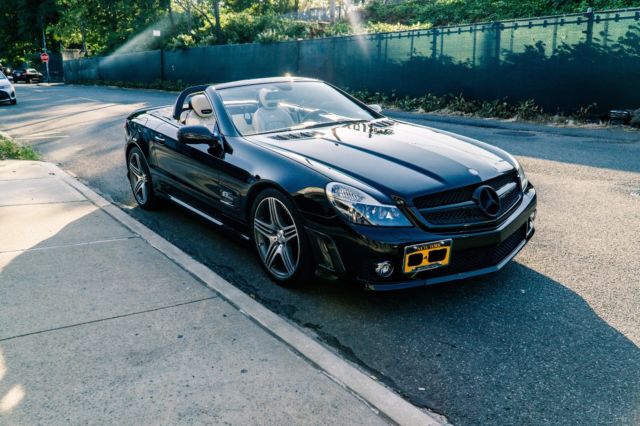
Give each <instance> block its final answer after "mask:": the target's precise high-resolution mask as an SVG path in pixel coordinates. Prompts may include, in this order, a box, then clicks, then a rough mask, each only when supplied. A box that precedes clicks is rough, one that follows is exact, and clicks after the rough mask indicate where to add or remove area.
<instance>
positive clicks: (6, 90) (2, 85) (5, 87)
mask: <svg viewBox="0 0 640 426" xmlns="http://www.w3.org/2000/svg"><path fill="white" fill-rule="evenodd" d="M0 102H10V103H11V104H12V105H15V104H16V103H18V100H17V99H16V90H15V89H14V88H13V84H11V81H9V79H8V78H7V76H6V75H4V73H3V72H2V71H0Z"/></svg>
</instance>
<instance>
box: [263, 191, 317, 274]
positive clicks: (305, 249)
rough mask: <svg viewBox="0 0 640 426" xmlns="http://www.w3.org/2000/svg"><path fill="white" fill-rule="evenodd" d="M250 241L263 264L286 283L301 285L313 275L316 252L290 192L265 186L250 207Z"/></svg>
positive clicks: (265, 268)
mask: <svg viewBox="0 0 640 426" xmlns="http://www.w3.org/2000/svg"><path fill="white" fill-rule="evenodd" d="M250 224H251V242H252V244H253V246H254V247H255V250H256V253H257V254H258V258H259V260H260V265H261V266H262V268H263V269H264V270H265V271H266V272H267V274H268V275H269V277H270V278H271V279H272V280H273V281H275V282H276V283H277V284H279V285H281V286H284V287H301V286H303V285H305V284H308V283H310V282H311V281H312V279H313V273H314V271H315V267H314V263H313V253H312V250H311V246H310V244H309V239H308V237H307V234H306V232H305V230H304V222H303V220H302V216H301V215H300V213H299V212H298V209H297V207H296V206H295V204H294V203H293V201H291V200H290V199H289V198H288V197H287V196H285V195H284V194H283V193H282V192H280V191H278V190H275V189H266V190H264V191H262V192H261V193H260V194H258V196H257V197H256V199H255V201H254V202H253V206H252V208H251V220H250Z"/></svg>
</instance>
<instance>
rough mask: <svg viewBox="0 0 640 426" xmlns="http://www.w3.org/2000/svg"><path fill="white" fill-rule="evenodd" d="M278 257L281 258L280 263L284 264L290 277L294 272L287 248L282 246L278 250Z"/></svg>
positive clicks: (294, 266) (293, 263)
mask: <svg viewBox="0 0 640 426" xmlns="http://www.w3.org/2000/svg"><path fill="white" fill-rule="evenodd" d="M280 256H281V257H282V263H283V264H284V267H285V269H286V270H287V274H289V275H291V274H293V273H294V272H295V270H296V265H295V262H294V261H293V259H292V256H291V252H290V251H289V247H288V246H286V245H285V246H283V247H282V248H281V250H280Z"/></svg>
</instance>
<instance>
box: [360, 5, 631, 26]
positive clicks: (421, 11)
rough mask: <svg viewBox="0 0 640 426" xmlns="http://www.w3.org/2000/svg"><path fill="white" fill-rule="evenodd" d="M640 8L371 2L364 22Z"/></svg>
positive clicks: (448, 21) (459, 20)
mask: <svg viewBox="0 0 640 426" xmlns="http://www.w3.org/2000/svg"><path fill="white" fill-rule="evenodd" d="M637 6H640V0H592V1H564V0H509V1H504V0H407V1H404V2H400V3H390V4H387V3H385V2H384V1H382V0H374V1H373V2H372V3H370V4H369V5H368V6H367V7H366V9H365V16H366V19H368V20H370V21H372V22H385V23H387V24H393V23H401V24H405V25H415V24H418V23H422V24H427V25H433V26H440V25H455V24H465V23H475V22H492V21H499V20H503V19H515V18H530V17H535V16H548V15H556V14H563V13H579V12H586V10H587V8H589V7H592V8H593V9H594V10H602V9H615V8H625V7H637Z"/></svg>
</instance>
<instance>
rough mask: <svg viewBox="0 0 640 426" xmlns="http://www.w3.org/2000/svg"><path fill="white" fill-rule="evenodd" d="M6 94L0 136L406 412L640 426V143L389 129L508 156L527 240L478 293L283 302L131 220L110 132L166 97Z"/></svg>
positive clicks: (492, 131)
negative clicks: (522, 177) (532, 220)
mask: <svg viewBox="0 0 640 426" xmlns="http://www.w3.org/2000/svg"><path fill="white" fill-rule="evenodd" d="M17 93H18V105H17V106H9V105H7V106H0V130H2V131H4V132H7V133H9V134H10V135H11V136H13V137H14V138H16V139H17V140H18V141H19V142H21V143H23V144H30V145H32V146H34V147H35V148H36V149H37V150H38V151H40V152H41V153H42V154H43V155H44V158H45V159H46V160H48V161H52V162H55V163H58V164H60V165H61V166H62V167H63V168H64V169H66V170H68V171H70V172H71V173H73V174H75V175H77V176H78V177H79V178H80V179H81V180H83V181H85V182H86V183H88V185H90V186H91V187H93V188H94V189H96V190H97V191H99V192H100V193H101V194H103V195H104V196H105V197H107V198H109V199H111V200H112V201H114V202H115V203H117V204H118V205H120V206H121V207H122V208H123V209H125V211H127V212H128V213H129V214H131V215H132V216H134V217H135V218H137V219H139V220H140V221H141V222H143V223H144V224H146V225H147V226H149V227H150V228H152V229H153V230H155V231H156V232H158V233H159V234H160V235H162V236H163V237H165V238H166V239H168V240H170V241H171V242H173V243H174V244H176V245H178V246H179V247H181V248H182V249H183V250H185V251H186V252H188V253H190V254H191V255H193V256H194V257H195V258H197V259H198V260H199V261H201V262H203V263H205V264H206V265H208V266H209V267H211V269H213V270H214V271H216V272H217V273H219V274H220V275H222V276H223V277H225V278H226V279H227V280H229V281H230V282H232V283H233V284H235V285H236V286H238V287H239V288H240V289H242V290H243V291H245V292H247V293H248V294H250V295H252V296H253V297H255V298H256V299H258V300H260V301H261V302H262V303H264V304H265V305H266V306H268V307H269V308H270V309H272V310H273V311H275V312H277V313H279V314H281V315H282V316H284V317H286V318H288V319H290V320H291V321H294V322H296V323H298V324H299V325H300V326H302V327H304V328H306V329H307V330H308V331H309V333H311V334H314V335H316V336H318V338H319V339H321V340H323V341H324V342H326V343H327V344H329V345H331V346H333V347H334V348H336V349H337V350H338V351H339V352H340V353H341V354H342V355H343V356H345V357H347V358H349V359H351V360H354V361H356V362H358V363H359V364H360V365H362V366H363V367H364V368H366V369H368V371H370V372H371V374H372V375H373V376H375V377H377V378H378V379H379V380H381V381H384V382H385V383H387V384H389V385H390V386H392V387H393V388H395V389H396V390H397V391H399V392H400V393H401V394H403V395H405V396H406V397H407V398H408V399H409V400H411V401H412V402H413V403H414V404H417V405H420V406H426V407H429V408H431V409H433V410H435V411H437V412H439V413H442V414H444V415H446V416H447V418H448V419H449V420H450V421H451V422H453V423H454V424H458V425H486V424H495V425H515V424H518V425H520V424H523V425H524V424H526V425H548V424H557V425H584V424H593V425H596V424H597V425H606V424H611V425H638V424H640V349H639V345H640V197H634V196H632V195H631V193H632V192H633V191H635V190H640V132H629V131H624V130H622V129H613V130H597V129H594V130H590V129H587V130H583V129H558V128H550V127H545V126H537V125H521V124H517V123H504V122H498V121H492V120H467V119H449V118H444V119H442V118H438V117H430V116H420V115H411V114H400V116H402V117H403V118H404V119H410V120H412V121H415V122H418V123H420V124H425V125H430V126H433V127H440V128H443V129H446V130H450V131H455V132H458V133H461V134H464V135H467V136H471V137H475V138H478V139H481V140H484V141H487V142H490V143H492V144H495V145H498V146H500V147H503V148H506V149H507V150H509V151H510V152H512V153H513V154H515V155H516V156H517V157H518V158H519V159H520V161H521V162H522V163H523V165H524V167H525V169H526V170H527V172H528V176H529V178H530V180H531V181H532V182H533V183H534V184H535V185H536V187H537V188H538V191H539V209H538V212H539V215H538V222H537V225H538V228H537V231H538V232H537V234H536V236H535V237H534V239H533V241H532V242H531V243H530V244H529V245H528V246H527V247H526V248H525V249H524V250H523V252H522V253H521V254H519V255H518V256H517V257H516V259H515V261H514V262H512V263H511V264H510V265H509V266H508V267H506V268H505V269H504V270H503V271H501V272H500V273H498V274H495V275H493V276H489V277H485V278H481V279H475V280H469V281H465V282H460V283H450V284H445V285H439V286H433V287H428V288H423V289H416V290H410V291H403V292H394V293H382V294H379V293H371V292H364V291H361V290H359V289H357V288H354V287H353V286H351V285H348V284H347V283H344V282H338V281H335V282H327V281H322V280H318V282H316V283H314V285H312V286H309V287H308V288H305V289H302V290H287V289H283V288H280V287H277V286H275V285H274V284H272V283H271V282H270V281H269V280H268V279H267V278H266V277H265V275H264V274H263V272H262V271H261V269H260V267H259V265H258V263H257V260H256V258H255V257H254V255H253V253H252V251H251V250H250V248H249V247H248V246H247V245H246V244H245V243H243V242H242V241H240V240H239V239H237V238H234V237H232V236H230V235H225V234H224V233H222V232H220V231H219V230H217V229H215V228H213V227H212V226H210V225H209V224H207V223H205V222H203V221H201V220H199V219H198V218H196V217H193V216H192V215H189V214H187V213H185V212H184V211H182V210H180V209H178V208H176V207H171V206H169V207H167V208H165V209H163V210H161V211H157V212H145V211H142V210H141V209H139V208H137V207H135V203H134V201H133V198H132V196H131V194H130V190H129V188H128V183H127V180H126V178H125V162H124V155H123V150H122V147H123V142H124V132H123V119H124V117H125V116H126V114H127V113H128V112H130V111H131V110H133V109H135V108H139V107H142V106H147V105H157V104H169V103H172V102H173V100H174V99H175V95H174V94H171V93H162V92H154V91H141V90H128V89H116V88H99V87H81V86H69V87H65V86H53V87H43V86H27V85H18V87H17ZM390 115H393V114H390ZM78 261H81V259H78ZM142 266H143V267H147V268H153V265H152V264H150V265H142ZM149 285H151V286H152V285H153V282H150V283H149Z"/></svg>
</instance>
